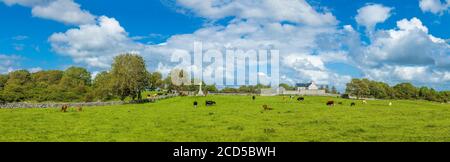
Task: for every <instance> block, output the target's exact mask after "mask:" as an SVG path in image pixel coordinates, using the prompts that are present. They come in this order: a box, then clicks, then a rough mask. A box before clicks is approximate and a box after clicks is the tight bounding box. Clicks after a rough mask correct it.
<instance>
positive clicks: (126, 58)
mask: <svg viewBox="0 0 450 162" xmlns="http://www.w3.org/2000/svg"><path fill="white" fill-rule="evenodd" d="M111 76H112V78H111V80H112V87H113V90H114V93H115V94H116V95H117V96H119V97H120V99H121V100H125V98H126V97H128V96H129V97H131V98H132V99H133V100H135V99H136V98H137V99H142V95H141V92H142V91H144V90H145V87H146V85H148V72H147V69H146V66H145V61H144V59H143V58H142V57H141V56H139V55H135V54H122V55H119V56H116V57H115V58H114V62H113V64H112V69H111Z"/></svg>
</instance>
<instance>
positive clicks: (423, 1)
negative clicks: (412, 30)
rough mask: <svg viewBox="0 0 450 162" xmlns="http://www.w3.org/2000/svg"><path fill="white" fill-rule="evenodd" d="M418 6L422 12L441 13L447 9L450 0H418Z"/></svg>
mask: <svg viewBox="0 0 450 162" xmlns="http://www.w3.org/2000/svg"><path fill="white" fill-rule="evenodd" d="M419 6H420V9H422V11H423V12H431V13H433V14H442V13H443V12H445V11H447V10H448V9H449V7H450V0H447V2H446V3H445V2H443V1H441V0H420V3H419Z"/></svg>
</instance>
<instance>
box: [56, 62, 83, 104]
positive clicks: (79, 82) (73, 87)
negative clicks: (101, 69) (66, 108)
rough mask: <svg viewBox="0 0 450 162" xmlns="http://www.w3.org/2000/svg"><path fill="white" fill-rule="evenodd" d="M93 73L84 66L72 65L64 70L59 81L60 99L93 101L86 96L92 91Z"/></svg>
mask: <svg viewBox="0 0 450 162" xmlns="http://www.w3.org/2000/svg"><path fill="white" fill-rule="evenodd" d="M90 86H91V73H90V72H89V71H87V70H86V69H85V68H82V67H70V68H68V69H66V70H65V71H64V74H63V76H62V78H61V81H60V82H59V88H58V89H59V94H60V96H56V97H58V99H57V100H60V101H92V98H86V97H87V96H86V95H87V94H88V93H89V92H90V88H91V87H90Z"/></svg>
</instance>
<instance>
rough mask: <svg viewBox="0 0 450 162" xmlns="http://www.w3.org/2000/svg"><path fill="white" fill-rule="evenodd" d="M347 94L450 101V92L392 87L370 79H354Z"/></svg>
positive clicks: (379, 97) (423, 88)
mask: <svg viewBox="0 0 450 162" xmlns="http://www.w3.org/2000/svg"><path fill="white" fill-rule="evenodd" d="M345 91H346V93H347V94H348V95H351V96H356V97H358V98H377V99H405V100H411V99H414V100H428V101H435V102H448V101H450V91H440V92H439V91H436V90H435V89H433V88H429V87H415V86H414V85H412V84H411V83H400V84H397V85H395V86H390V85H389V84H387V83H383V82H377V81H372V80H369V79H352V81H351V82H350V83H347V88H346V90H345Z"/></svg>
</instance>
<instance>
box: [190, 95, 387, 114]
mask: <svg viewBox="0 0 450 162" xmlns="http://www.w3.org/2000/svg"><path fill="white" fill-rule="evenodd" d="M289 98H290V99H291V100H292V99H293V98H295V97H294V96H289ZM252 100H253V101H255V100H256V96H252ZM283 100H286V96H283ZM297 101H298V102H303V101H305V97H302V96H300V97H297ZM216 104H217V103H216V102H215V101H210V100H207V101H206V102H205V106H206V107H210V106H215V105H216ZM337 104H338V105H344V103H343V102H337ZM362 104H367V101H366V100H363V101H362ZM193 105H194V108H197V107H198V102H197V101H194V104H193ZM326 106H329V107H334V106H336V102H335V101H333V100H329V101H327V102H326ZM355 106H356V103H355V102H352V103H350V107H355ZM389 106H392V102H389ZM262 108H263V109H264V110H265V111H268V110H273V108H271V107H270V106H268V105H262Z"/></svg>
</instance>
